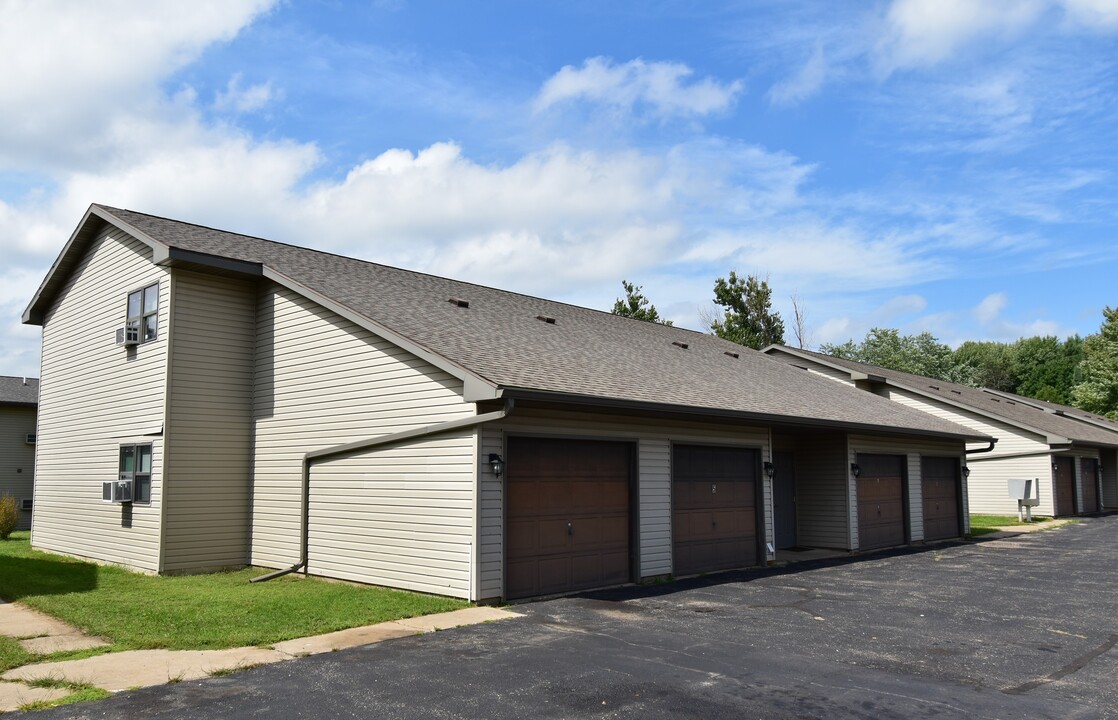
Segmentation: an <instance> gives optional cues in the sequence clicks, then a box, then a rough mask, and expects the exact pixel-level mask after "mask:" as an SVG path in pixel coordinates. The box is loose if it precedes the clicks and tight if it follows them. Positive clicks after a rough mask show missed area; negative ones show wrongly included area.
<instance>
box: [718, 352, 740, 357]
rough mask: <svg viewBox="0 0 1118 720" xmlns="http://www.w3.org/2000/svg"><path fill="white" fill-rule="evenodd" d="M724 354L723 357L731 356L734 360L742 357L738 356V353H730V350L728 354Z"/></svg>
mask: <svg viewBox="0 0 1118 720" xmlns="http://www.w3.org/2000/svg"><path fill="white" fill-rule="evenodd" d="M722 354H723V355H729V356H730V357H732V358H739V357H741V355H738V354H737V353H736V352H730V351H729V350H727V351H726V352H724V353H722Z"/></svg>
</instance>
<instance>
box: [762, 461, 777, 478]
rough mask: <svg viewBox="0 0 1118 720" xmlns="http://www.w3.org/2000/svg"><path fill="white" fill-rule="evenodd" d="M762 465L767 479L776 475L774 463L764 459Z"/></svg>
mask: <svg viewBox="0 0 1118 720" xmlns="http://www.w3.org/2000/svg"><path fill="white" fill-rule="evenodd" d="M764 467H765V474H766V475H768V476H769V480H772V479H773V475H776V465H773V464H772V463H771V462H768V461H765V465H764Z"/></svg>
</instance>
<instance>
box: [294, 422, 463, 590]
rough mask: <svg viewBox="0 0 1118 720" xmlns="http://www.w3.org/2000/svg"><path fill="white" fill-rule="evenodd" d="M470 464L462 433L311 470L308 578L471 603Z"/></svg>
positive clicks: (386, 449) (365, 454)
mask: <svg viewBox="0 0 1118 720" xmlns="http://www.w3.org/2000/svg"><path fill="white" fill-rule="evenodd" d="M473 457H474V435H473V431H472V430H471V429H467V430H465V431H458V432H456V433H452V434H447V435H441V436H439V437H437V438H432V439H427V440H423V441H416V442H411V443H405V444H402V445H398V446H391V447H387V448H380V449H377V450H375V451H373V452H368V453H360V454H357V455H354V456H353V457H347V458H344V459H339V460H332V461H328V462H323V463H322V464H316V465H314V466H313V468H312V470H311V495H310V536H309V546H308V557H309V562H308V569H309V571H310V572H311V573H312V574H314V575H325V576H328V577H334V578H341V579H344V580H355V581H358V582H364V583H372V584H376V585H391V586H393V587H401V588H406V589H409V590H419V591H422V592H429V593H438V594H441V595H452V596H455V597H462V598H468V597H469V595H470V564H471V557H472V554H471V547H472V544H473V541H474V540H473V528H474V524H473V512H474V509H473V508H474V504H473V492H474V487H473V470H474V467H473Z"/></svg>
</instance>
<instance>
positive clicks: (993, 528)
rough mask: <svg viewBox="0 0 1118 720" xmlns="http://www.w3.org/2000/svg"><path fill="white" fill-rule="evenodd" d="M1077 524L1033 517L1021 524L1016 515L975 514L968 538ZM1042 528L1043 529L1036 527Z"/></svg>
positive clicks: (1066, 519)
mask: <svg viewBox="0 0 1118 720" xmlns="http://www.w3.org/2000/svg"><path fill="white" fill-rule="evenodd" d="M1073 522H1077V520H1076V519H1075V518H1062V519H1057V518H1050V517H1034V518H1033V521H1032V522H1021V521H1020V520H1018V519H1017V516H1016V515H987V514H983V513H976V514H972V515H971V516H970V537H978V536H980V535H989V534H991V533H996V532H1001V531H1004V530H1008V531H1010V532H1012V531H1013V530H1015V529H1025V528H1028V529H1032V530H1049V529H1051V528H1054V527H1059V526H1060V525H1065V524H1068V523H1073ZM1038 526H1043V527H1038Z"/></svg>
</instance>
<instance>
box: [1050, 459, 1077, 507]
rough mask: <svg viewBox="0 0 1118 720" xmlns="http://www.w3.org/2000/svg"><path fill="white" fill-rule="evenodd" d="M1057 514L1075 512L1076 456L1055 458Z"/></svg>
mask: <svg viewBox="0 0 1118 720" xmlns="http://www.w3.org/2000/svg"><path fill="white" fill-rule="evenodd" d="M1054 464H1055V475H1056V493H1055V495H1056V508H1055V512H1056V514H1057V515H1074V514H1075V458H1069V457H1058V458H1056V460H1055V463H1054Z"/></svg>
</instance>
